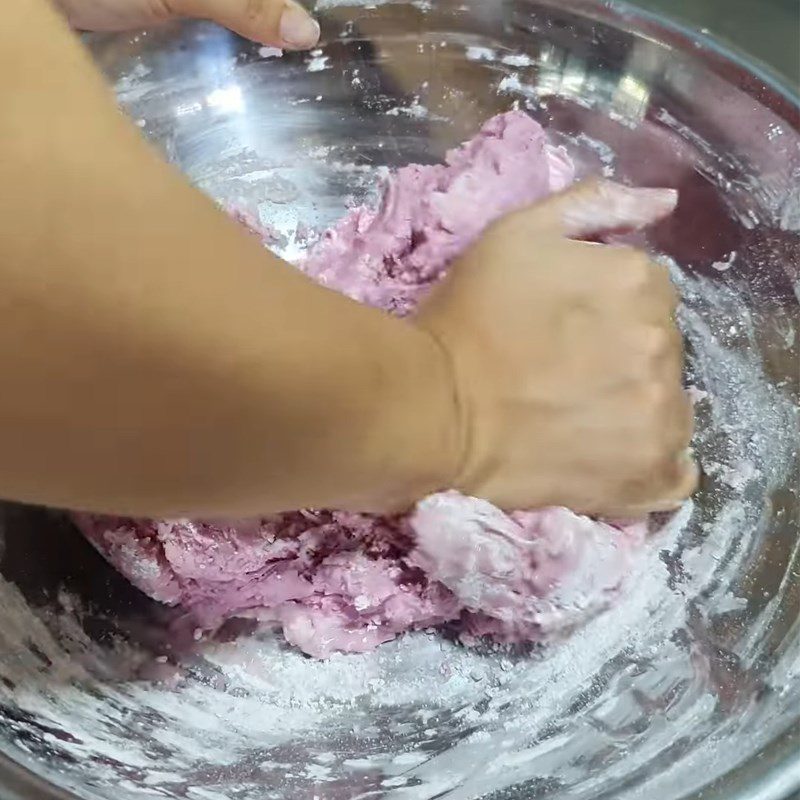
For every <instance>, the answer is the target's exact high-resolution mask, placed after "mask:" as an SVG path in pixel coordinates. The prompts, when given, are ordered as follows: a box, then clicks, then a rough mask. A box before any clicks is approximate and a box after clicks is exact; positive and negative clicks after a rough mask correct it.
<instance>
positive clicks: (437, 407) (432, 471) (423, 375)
mask: <svg viewBox="0 0 800 800" xmlns="http://www.w3.org/2000/svg"><path fill="white" fill-rule="evenodd" d="M403 326H404V328H405V330H404V336H403V337H401V341H400V342H399V343H398V344H399V347H398V348H397V349H391V348H390V349H389V350H388V352H389V353H392V358H391V359H390V358H389V357H387V350H385V349H383V348H380V350H379V353H378V357H379V358H380V359H381V361H380V363H379V365H378V370H379V371H380V372H381V373H382V374H383V378H382V379H381V380H380V384H379V385H380V386H381V387H383V391H381V392H379V396H380V398H381V400H380V403H381V409H382V413H381V414H380V416H379V419H378V421H377V425H376V430H377V431H378V432H379V434H378V440H379V441H380V448H381V451H382V457H381V458H379V459H378V463H381V462H382V463H381V466H380V467H379V468H381V469H382V470H384V475H387V476H391V478H390V481H388V482H387V481H382V482H381V483H382V484H383V485H384V486H388V492H389V493H390V496H388V497H385V498H384V499H383V502H382V505H383V506H384V507H383V508H382V509H379V510H387V509H388V510H399V509H405V508H408V507H409V506H411V505H413V504H414V503H415V502H416V501H418V500H420V499H422V498H423V497H426V496H427V495H429V494H433V493H434V492H437V491H441V490H443V489H448V488H451V487H452V485H453V482H454V480H455V477H456V475H457V473H458V470H459V467H460V462H461V454H462V451H463V441H462V439H463V437H462V427H463V426H462V421H461V410H460V408H459V400H458V394H457V391H456V384H455V379H454V374H453V369H452V365H451V363H450V358H449V355H448V353H447V351H446V349H445V348H444V347H443V346H442V345H441V344H440V343H439V341H438V340H437V339H436V338H435V336H434V335H433V334H431V333H430V332H429V331H427V330H426V329H424V328H422V327H420V326H417V325H414V324H413V323H403Z"/></svg>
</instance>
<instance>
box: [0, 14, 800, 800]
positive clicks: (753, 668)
mask: <svg viewBox="0 0 800 800" xmlns="http://www.w3.org/2000/svg"><path fill="white" fill-rule="evenodd" d="M320 6H323V9H322V11H321V15H322V22H323V44H322V45H321V47H320V49H319V50H318V51H315V52H314V53H312V54H285V55H280V54H277V53H275V52H274V51H271V50H269V49H264V48H259V47H258V46H257V45H254V44H250V43H247V42H243V41H241V40H240V39H237V38H236V37H234V36H232V35H230V34H228V33H226V32H224V31H221V30H219V29H217V28H215V27H212V26H208V25H203V24H196V25H188V26H183V27H175V28H166V29H163V30H160V31H151V32H149V33H147V34H140V35H137V36H135V37H130V36H124V37H122V36H117V37H109V36H102V37H100V36H98V37H91V38H90V39H89V40H88V41H89V44H90V47H91V49H92V51H93V53H94V55H95V57H96V59H97V61H98V63H99V64H100V65H101V67H102V68H103V69H104V71H105V72H106V74H107V75H108V76H109V79H110V80H111V81H112V82H113V83H114V85H115V87H116V91H117V94H118V97H119V100H120V102H121V104H122V106H123V107H124V108H125V109H126V111H127V112H128V113H129V114H130V115H131V116H132V117H133V119H135V120H136V121H137V123H138V124H139V126H140V127H141V129H142V131H143V133H144V134H145V135H146V136H147V137H149V138H150V139H151V140H152V141H153V142H155V143H156V145H157V146H158V147H160V148H161V149H162V151H163V152H164V154H165V156H166V157H167V158H168V159H169V160H170V161H172V162H173V163H175V164H176V165H177V166H178V168H180V169H181V170H182V171H183V172H185V173H186V174H187V175H188V176H189V177H190V179H191V180H192V181H193V182H194V183H195V184H196V185H197V186H199V187H200V188H201V189H203V190H204V191H206V192H208V193H210V194H211V195H212V196H214V197H215V198H216V199H217V200H219V202H220V203H221V204H223V205H224V206H226V207H228V208H235V209H237V210H239V211H242V212H244V213H246V214H250V215H254V216H255V218H257V219H258V220H259V221H260V222H261V224H262V225H263V226H264V227H265V228H266V229H268V230H269V231H270V232H271V234H272V238H273V240H274V241H273V244H274V247H275V249H276V250H278V251H279V252H281V253H283V254H284V255H286V256H287V257H289V258H291V257H293V256H294V255H296V254H297V253H298V252H300V251H301V250H302V248H303V247H304V246H305V245H306V243H307V241H308V239H309V232H312V231H319V230H321V229H322V228H323V227H324V226H326V225H328V224H329V223H331V222H333V221H334V220H335V219H336V218H337V217H339V216H340V215H341V214H342V212H343V210H344V209H345V207H346V204H347V203H348V202H353V201H361V200H364V199H368V198H369V197H370V196H372V193H373V191H374V188H375V186H376V182H377V180H378V178H379V176H380V175H381V174H382V172H383V171H384V170H385V168H387V167H392V166H399V165H402V164H405V163H407V162H409V161H421V162H431V161H435V160H438V159H440V158H441V157H442V156H443V154H444V152H445V150H446V149H447V148H448V147H451V146H453V145H454V144H456V143H458V142H460V141H461V140H463V139H465V138H467V137H469V136H470V135H471V134H472V133H473V132H474V131H475V130H477V128H478V127H479V125H480V123H481V122H483V121H484V120H485V119H486V118H487V117H489V116H490V115H492V114H494V113H495V112H498V111H501V110H506V109H508V108H509V107H511V106H512V105H514V104H518V105H519V107H521V108H525V109H528V110H529V111H530V113H531V114H533V115H534V116H535V117H536V118H537V119H539V120H541V121H542V122H543V123H544V124H545V125H546V126H547V128H548V130H549V132H550V135H551V136H552V137H553V139H554V140H557V141H558V142H560V143H563V144H564V145H565V146H566V147H567V148H568V149H569V150H570V151H571V153H572V154H573V156H574V157H575V159H576V161H577V162H578V164H579V165H580V168H581V170H583V171H584V172H586V173H589V172H605V173H607V174H613V175H616V176H617V177H618V178H620V179H623V180H626V181H630V182H632V183H635V184H641V185H667V186H674V187H677V188H678V189H679V190H680V193H681V201H680V205H679V208H678V210H677V213H676V214H675V215H674V217H673V218H671V219H669V220H667V221H665V222H663V223H662V224H660V225H658V226H657V227H656V228H655V229H653V230H652V231H651V232H650V233H649V234H648V242H647V243H648V244H649V246H651V247H652V248H653V249H654V250H656V251H658V252H660V253H663V254H664V255H665V257H667V258H669V259H672V260H673V261H674V264H675V265H676V266H675V267H674V276H675V280H676V283H677V284H678V286H679V288H680V289H681V292H682V295H683V306H682V309H681V322H682V325H683V327H684V331H685V334H686V339H687V342H688V347H689V366H688V380H689V382H690V383H691V385H692V386H693V387H694V388H693V394H694V396H695V398H696V401H697V402H696V408H697V415H698V420H699V433H698V436H697V441H696V448H697V451H698V454H699V457H700V460H701V462H702V465H703V469H704V478H703V483H702V486H701V489H700V491H699V492H698V494H697V496H696V497H695V498H694V501H693V503H691V504H688V505H687V506H686V507H685V508H684V509H683V510H682V511H681V513H680V514H678V515H677V516H676V517H675V518H674V519H672V520H671V521H670V522H669V523H668V524H667V526H666V529H665V530H664V531H663V532H662V533H661V534H660V535H659V536H658V537H657V538H655V539H654V540H653V541H652V542H651V545H650V549H649V552H648V555H647V558H646V560H645V563H644V564H643V565H642V567H641V571H640V572H639V573H637V574H636V575H634V576H632V581H631V587H630V590H629V592H628V593H627V595H626V596H625V598H624V599H623V600H622V601H621V602H620V604H619V605H618V606H617V607H615V608H614V609H612V610H610V611H609V612H607V613H606V614H604V615H602V616H600V617H598V618H597V619H595V620H592V621H591V622H590V623H589V624H588V625H587V626H586V627H585V628H584V629H582V630H580V631H578V632H576V633H575V634H573V635H572V636H571V637H570V639H569V640H568V641H566V642H564V643H563V644H560V645H555V646H552V647H550V648H547V649H545V650H542V651H534V652H529V653H525V654H520V653H516V654H510V653H504V652H494V651H491V650H486V651H474V650H466V649H464V648H461V647H459V646H457V645H456V644H454V643H451V642H449V641H447V640H445V639H444V638H442V637H440V636H438V635H427V634H416V635H413V636H408V637H406V638H404V639H402V640H400V641H398V642H394V643H391V644H389V645H386V646H385V647H383V648H381V649H380V650H379V651H378V652H377V653H375V654H371V655H366V656H349V657H345V656H341V657H336V658H333V659H331V660H330V661H328V662H317V661H314V660H310V659H306V658H304V657H303V656H301V655H300V654H298V653H295V652H293V651H291V650H290V649H288V648H287V647H286V646H285V645H283V644H282V643H281V642H280V641H279V640H278V639H277V638H276V637H274V636H272V635H270V634H269V633H264V632H255V633H253V632H245V633H242V632H241V631H238V632H237V631H235V630H231V631H230V632H229V633H230V636H228V637H223V638H224V639H226V640H225V641H223V639H220V638H218V639H217V640H215V641H212V642H201V643H199V644H195V645H193V646H185V647H182V648H179V647H178V646H177V643H176V642H175V641H174V638H172V637H174V631H175V623H176V619H175V618H176V616H179V612H175V611H170V610H168V609H164V608H162V607H159V606H157V605H156V604H153V603H151V602H149V601H147V600H146V599H145V598H143V597H142V596H140V595H139V594H138V593H137V592H136V591H135V590H133V589H132V588H131V587H129V586H128V585H127V584H126V583H125V582H124V581H123V580H122V579H120V578H119V577H118V576H116V575H115V574H114V573H113V571H111V570H110V568H109V567H108V566H107V565H106V564H105V563H104V562H103V561H102V560H101V559H100V557H99V556H98V555H97V554H96V553H95V552H94V551H93V550H92V549H91V547H90V546H89V545H87V544H86V543H85V542H84V541H83V540H82V539H81V538H80V537H79V536H78V535H77V533H76V532H75V531H74V530H73V529H72V527H71V526H70V525H69V523H68V522H67V521H65V520H64V519H63V518H62V517H60V516H59V515H57V514H53V513H50V512H43V511H39V510H34V509H20V508H17V507H13V506H8V507H5V509H4V510H3V526H2V529H0V542H2V543H3V546H2V548H0V556H1V557H2V561H1V562H0V573H1V575H0V598H2V602H0V720H2V727H0V797H3V798H6V797H8V798H14V800H16V798H23V797H26V798H27V797H37V798H85V799H87V800H88V799H89V798H92V799H93V800H100V799H102V800H105V799H106V798H114V800H128V799H129V798H137V800H138V798H143V797H154V798H155V797H160V798H189V799H191V800H268V798H276V799H277V798H292V800H312V798H317V800H344V799H345V798H347V799H348V800H349V799H350V798H364V800H366V798H386V799H387V800H432V798H448V800H470V799H472V798H491V800H531V798H536V797H541V798H545V797H546V798H549V800H557V799H559V800H560V799H562V798H570V800H581V798H587V799H588V798H592V800H599V799H600V798H609V800H610V798H615V800H634V799H635V798H651V797H658V798H663V799H664V800H677V798H690V797H697V798H699V797H701V796H702V797H703V798H704V800H712V798H726V800H745V798H747V800H779V799H781V798H788V797H790V796H797V795H796V794H795V793H796V792H798V791H800V755H798V754H800V556H799V555H798V552H799V551H800V538H799V537H798V496H797V487H798V477H799V475H798V451H797V450H798V436H797V416H796V410H797V401H798V391H800V386H799V384H800V375H799V374H798V372H799V370H798V364H799V363H800V360H799V359H798V344H797V340H796V332H797V327H798V323H800V312H799V307H798V293H797V292H798V278H799V277H800V276H799V275H798V265H800V235H798V230H800V130H799V125H798V105H797V100H796V98H793V97H792V96H791V93H790V92H789V91H787V90H785V89H784V88H782V87H781V86H780V85H779V83H778V82H777V81H775V80H774V79H772V78H770V77H769V76H768V75H766V74H765V72H764V71H763V70H762V69H761V68H759V67H757V66H756V65H752V64H748V63H747V62H746V61H745V60H744V59H743V58H741V57H740V56H738V55H736V54H734V53H730V52H727V51H724V50H722V49H721V48H719V47H718V46H716V45H715V44H714V43H713V42H712V41H710V40H708V39H706V38H699V39H694V38H692V36H691V35H690V34H688V33H687V32H685V31H682V30H681V29H679V28H676V27H674V26H671V25H670V24H669V23H667V22H665V21H663V20H660V19H658V18H655V17H652V16H643V15H640V14H638V13H636V12H633V11H631V10H630V9H627V8H626V7H620V6H617V5H613V6H609V5H608V4H605V3H601V2H592V1H591V0H559V2H557V3H556V2H553V3H550V2H544V1H543V0H506V1H505V2H500V0H491V2H487V1H486V0H474V2H473V0H439V2H435V3H427V2H414V3H411V4H406V3H398V2H384V3H381V2H376V3H373V4H370V5H364V4H358V3H355V4H354V5H346V4H345V2H335V1H334V0H326V1H325V2H321V3H320ZM178 622H179V620H178ZM237 633H238V635H237ZM162 654H166V658H165V657H164V656H162Z"/></svg>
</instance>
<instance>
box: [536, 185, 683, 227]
mask: <svg viewBox="0 0 800 800" xmlns="http://www.w3.org/2000/svg"><path fill="white" fill-rule="evenodd" d="M677 203H678V193H677V192H676V191H675V190H674V189H633V188H630V187H628V186H623V185H622V184H620V183H614V182H612V181H605V180H589V181H584V182H582V183H579V184H577V185H576V186H573V187H572V188H570V189H567V190H566V191H564V192H561V193H560V194H557V195H553V196H552V197H551V198H549V199H548V200H545V201H544V202H543V203H540V204H539V205H537V206H536V207H535V209H534V214H535V216H536V218H537V219H538V220H539V221H541V223H542V224H543V225H544V226H545V227H546V228H549V229H553V228H555V229H557V230H560V231H561V232H562V233H563V234H564V235H565V236H570V237H573V238H577V237H581V236H594V235H597V234H600V233H603V232H607V231H613V230H620V229H637V228H643V227H644V226H646V225H651V224H652V223H654V222H657V221H658V220H659V219H662V218H663V217H666V216H667V215H669V214H671V213H672V211H674V209H675V206H676V205H677Z"/></svg>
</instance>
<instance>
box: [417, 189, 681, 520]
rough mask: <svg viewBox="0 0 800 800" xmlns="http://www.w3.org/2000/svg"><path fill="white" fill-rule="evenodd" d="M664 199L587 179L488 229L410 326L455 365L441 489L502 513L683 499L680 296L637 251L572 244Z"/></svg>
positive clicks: (665, 203)
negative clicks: (448, 484)
mask: <svg viewBox="0 0 800 800" xmlns="http://www.w3.org/2000/svg"><path fill="white" fill-rule="evenodd" d="M676 199H677V196H676V194H675V192H673V191H671V190H659V189H628V188H626V187H624V186H620V185H617V184H612V183H608V182H591V183H586V184H582V185H579V186H577V187H575V188H574V189H572V190H570V191H568V192H566V193H564V194H562V195H557V196H555V197H553V198H551V199H550V200H548V201H546V202H545V203H542V204H540V205H538V206H535V207H533V208H530V209H528V210H525V211H521V212H518V213H516V214H513V215H511V216H509V217H506V218H505V219H503V220H501V221H499V222H498V223H496V224H495V225H494V226H492V227H491V228H490V229H489V230H488V231H487V232H486V234H485V235H484V236H483V238H482V239H481V240H480V241H479V243H478V244H477V245H475V246H474V247H473V248H472V249H471V250H470V251H468V252H467V253H466V255H464V256H463V257H462V258H461V259H460V261H459V262H458V263H456V264H454V266H453V268H452V272H451V273H450V276H449V278H448V280H446V281H445V282H444V283H443V284H442V285H441V286H440V287H439V288H438V289H437V291H436V292H435V293H434V294H433V295H432V297H431V298H430V300H429V302H428V303H427V304H426V306H425V307H424V308H423V310H422V312H421V314H420V315H419V317H418V319H417V322H418V324H419V325H421V326H423V327H424V328H425V329H426V330H428V331H429V332H431V333H432V334H433V336H434V337H435V338H436V339H437V340H438V342H439V343H440V345H441V347H442V348H443V350H444V352H445V354H446V356H447V358H448V359H449V363H450V365H451V367H452V373H453V378H454V385H455V393H456V398H457V406H458V409H459V414H460V431H461V436H460V442H461V453H460V460H459V462H458V463H459V466H458V469H457V475H456V479H455V481H454V483H453V485H454V486H455V488H457V489H459V490H460V491H461V492H463V493H465V494H469V495H473V496H476V497H483V498H487V499H489V500H491V501H492V502H494V503H495V504H496V505H499V506H501V507H504V508H532V507H539V506H566V507H568V508H571V509H574V510H576V511H580V512H584V513H590V514H603V515H618V516H639V515H642V514H644V513H646V512H649V511H657V510H666V509H669V508H673V507H675V506H676V505H678V504H679V503H680V501H681V500H682V499H684V498H685V497H686V496H687V495H688V494H689V493H691V491H692V490H693V488H694V485H695V480H696V475H695V468H694V466H693V464H692V462H691V460H690V459H689V457H688V455H687V452H688V446H689V441H690V438H691V435H692V410H691V405H690V403H689V401H688V398H687V397H686V395H685V393H684V390H683V388H682V384H681V372H682V364H683V351H682V339H681V336H680V333H679V331H678V329H677V327H676V324H675V321H674V312H675V307H676V302H677V296H676V292H675V290H674V289H673V287H672V284H671V283H670V280H669V276H668V274H667V271H666V269H665V268H664V267H663V266H661V265H659V264H656V263H654V262H652V261H651V260H650V259H649V258H648V257H647V255H646V254H645V253H643V252H640V251H638V250H635V249H632V248H629V247H623V246H613V245H599V244H593V243H590V242H586V241H575V240H574V239H571V238H569V237H574V238H579V237H589V236H593V235H597V234H599V233H601V232H603V231H611V230H620V229H631V228H635V227H640V226H641V225H643V224H646V223H648V222H652V221H654V220H655V219H657V218H659V217H661V216H664V215H665V214H668V213H669V212H670V211H671V210H672V209H673V207H674V205H675V202H676Z"/></svg>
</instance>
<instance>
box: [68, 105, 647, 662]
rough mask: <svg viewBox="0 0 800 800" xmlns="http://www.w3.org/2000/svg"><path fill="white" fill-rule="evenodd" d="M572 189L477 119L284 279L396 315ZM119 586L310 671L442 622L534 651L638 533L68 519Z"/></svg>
mask: <svg viewBox="0 0 800 800" xmlns="http://www.w3.org/2000/svg"><path fill="white" fill-rule="evenodd" d="M572 180H573V169H572V164H571V162H570V160H569V158H568V157H567V155H566V153H565V151H564V150H563V149H561V148H556V147H553V146H551V145H550V144H548V142H547V139H546V136H545V133H544V131H543V129H542V128H541V127H540V126H539V125H538V124H537V123H536V122H534V121H533V120H532V119H530V118H529V117H528V116H527V115H525V114H524V113H522V112H510V113H507V114H501V115H499V116H496V117H493V118H492V119H490V120H489V121H488V122H487V123H486V124H485V125H484V126H483V128H482V129H481V131H480V132H479V133H478V134H477V135H476V136H475V137H474V138H473V139H472V140H471V141H469V142H468V143H466V144H465V145H463V146H462V147H460V148H458V149H456V150H453V151H451V152H449V153H448V154H447V158H446V161H445V163H444V164H437V165H432V166H419V165H413V164H412V165H410V166H407V167H404V168H403V169H400V170H398V171H397V172H396V173H395V174H394V175H392V176H391V177H390V178H389V179H388V181H387V182H386V185H385V187H384V192H383V197H382V200H381V202H380V205H379V206H378V207H377V208H366V207H362V208H357V209H355V210H353V211H351V212H350V213H349V214H347V215H346V216H345V217H344V218H343V219H342V220H341V222H340V223H339V224H338V225H336V226H335V227H333V228H332V229H331V230H329V231H328V232H326V233H325V234H324V235H323V236H322V238H321V240H320V241H319V242H318V244H317V245H316V246H315V247H314V248H313V250H312V251H311V252H310V253H309V255H308V256H307V257H306V259H305V260H304V261H303V263H301V264H299V265H298V266H299V268H300V269H302V270H304V271H305V272H306V273H307V274H308V275H309V276H310V277H312V278H313V279H314V280H317V281H319V282H320V283H322V284H325V285H326V286H329V287H330V288H332V289H336V290H338V291H340V292H343V293H345V294H347V295H349V296H350V297H353V298H355V299H356V300H359V301H360V302H363V303H369V304H371V305H374V306H377V307H380V308H383V309H386V310H388V311H390V312H392V313H394V314H398V315H406V314H409V313H411V312H412V311H413V310H414V308H415V307H416V305H417V303H418V302H419V301H420V299H421V298H422V297H423V296H424V294H425V293H426V292H427V291H429V289H430V287H431V286H432V285H434V284H435V283H436V282H437V281H438V280H440V279H441V278H442V277H443V276H444V274H445V272H446V269H447V267H448V265H449V264H450V263H451V261H452V259H453V258H454V257H455V256H457V255H458V254H459V253H460V252H461V251H462V250H463V249H464V248H465V247H467V246H468V245H469V244H470V243H471V242H473V241H474V240H475V239H476V237H477V236H479V234H480V233H481V231H482V230H483V229H484V228H485V227H486V226H487V225H488V224H489V223H490V222H492V221H493V220H495V219H497V218H498V217H500V216H501V215H503V214H506V213H508V212H510V211H513V210H516V209H519V208H521V207H523V206H525V205H528V204H530V203H533V202H535V201H537V200H540V199H541V198H543V197H545V196H546V195H548V194H549V193H551V192H553V191H557V190H560V189H562V188H564V187H565V186H567V185H568V184H569V183H570V182H571V181H572ZM76 519H77V521H78V524H79V525H80V527H81V528H82V529H83V531H84V532H85V534H86V535H87V536H88V538H89V539H90V540H91V541H92V542H93V543H94V544H95V545H96V546H97V548H98V549H99V550H100V551H101V552H102V553H103V554H104V555H105V556H106V557H107V558H108V559H109V560H110V561H111V563H112V564H114V565H115V566H116V567H117V568H118V569H119V570H120V571H121V572H122V573H123V574H124V575H126V576H127V577H128V578H129V579H130V580H131V582H133V583H134V584H135V585H136V586H137V587H139V589H141V590H142V591H143V592H145V593H146V594H148V595H150V596H151V597H153V598H155V599H157V600H159V601H161V602H163V603H167V604H169V605H177V606H181V607H183V608H184V609H185V610H186V611H187V613H188V614H189V615H190V618H191V619H192V620H193V622H194V624H196V625H197V626H199V627H201V628H204V629H208V630H213V629H215V628H217V627H218V626H220V625H221V624H222V623H223V622H224V621H225V620H226V619H228V618H230V617H252V618H255V619H258V620H261V621H263V622H264V623H265V624H270V625H274V626H276V627H278V628H280V629H281V630H282V631H283V634H284V636H285V637H286V639H287V640H288V641H289V642H290V643H292V644H294V645H296V646H297V647H299V648H300V649H302V650H303V651H304V652H306V653H308V654H310V655H312V656H316V657H320V658H324V657H326V656H328V655H330V654H331V653H333V652H336V651H345V652H363V651H366V650H371V649H373V648H375V647H377V646H378V645H379V644H381V643H382V642H386V641H388V640H390V639H393V638H394V637H396V636H397V635H399V634H401V633H403V632H405V631H409V630H415V629H422V628H431V627H436V626H441V625H444V624H448V625H449V626H451V627H453V628H454V629H455V630H457V631H460V632H461V635H462V637H463V638H464V639H465V640H469V641H471V640H473V639H474V638H475V637H480V636H486V635H488V636H492V637H494V638H495V639H497V640H498V641H502V642H514V641H528V640H538V639H542V638H546V637H549V636H552V635H554V634H557V633H559V632H560V631H564V630H568V629H570V628H571V627H573V626H574V625H576V624H578V623H579V622H580V621H581V620H582V619H584V618H585V617H586V616H587V615H589V614H591V613H595V612H596V611H597V610H599V609H601V608H602V607H604V606H605V605H606V604H607V603H608V602H609V601H610V599H611V598H612V597H613V596H614V594H615V592H617V591H618V589H619V587H620V584H621V582H622V580H623V578H624V576H625V574H626V573H627V572H628V570H629V569H630V565H631V561H632V559H633V557H634V554H635V553H636V551H637V548H638V547H639V546H640V545H641V543H642V541H643V537H644V531H643V530H642V528H641V526H627V527H614V526H612V525H609V524H605V523H602V522H597V521H594V520H590V519H588V518H586V517H581V516H578V515H576V514H573V513H571V512H570V511H567V510H566V509H558V508H555V509H544V510H541V511H534V512H515V513H512V514H508V515H507V514H504V513H503V512H501V511H500V510H499V509H497V508H494V507H493V506H491V505H490V504H488V503H486V502H483V501H481V500H477V499H474V498H467V497H462V496H460V495H458V494H456V493H453V492H449V493H446V494H441V495H437V496H434V497H431V498H428V499H427V500H424V501H423V502H422V503H420V505H419V507H418V508H417V510H416V511H415V512H414V513H413V514H412V515H411V516H409V517H379V516H372V515H366V514H351V513H343V512H338V511H312V510H301V511H293V512H289V513H286V514H280V515H276V516H272V517H268V518H264V519H258V520H249V521H246V522H243V521H242V522H215V523H212V522H203V521H191V520H162V521H156V520H131V519H121V518H113V517H98V516H91V515H85V514H84V515H79V516H77V517H76Z"/></svg>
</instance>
